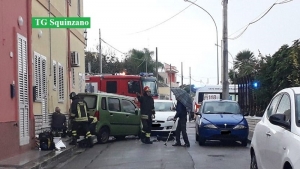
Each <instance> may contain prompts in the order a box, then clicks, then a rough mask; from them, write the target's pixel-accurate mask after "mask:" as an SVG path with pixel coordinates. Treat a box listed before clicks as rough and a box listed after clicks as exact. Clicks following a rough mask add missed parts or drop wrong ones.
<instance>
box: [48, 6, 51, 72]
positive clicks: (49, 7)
mask: <svg viewBox="0 0 300 169" xmlns="http://www.w3.org/2000/svg"><path fill="white" fill-rule="evenodd" d="M48 9H49V18H50V17H51V0H48ZM51 42H52V39H51V28H49V47H50V53H49V55H50V62H49V64H50V73H49V76H51V75H52V64H51V63H52V43H51Z"/></svg>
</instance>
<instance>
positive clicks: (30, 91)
mask: <svg viewBox="0 0 300 169" xmlns="http://www.w3.org/2000/svg"><path fill="white" fill-rule="evenodd" d="M31 3H32V1H27V50H28V52H27V54H28V63H27V64H28V96H29V120H32V121H33V125H31V126H32V130H30V129H29V131H31V132H32V133H31V134H32V136H34V134H35V122H34V113H33V83H32V79H33V78H32V64H33V63H32V49H31V37H32V29H31V17H32V15H31ZM29 124H30V122H29ZM29 127H30V125H29Z"/></svg>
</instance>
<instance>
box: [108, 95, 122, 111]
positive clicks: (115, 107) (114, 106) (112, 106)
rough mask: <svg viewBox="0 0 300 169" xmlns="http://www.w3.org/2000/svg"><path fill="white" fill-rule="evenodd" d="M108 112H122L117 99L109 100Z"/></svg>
mask: <svg viewBox="0 0 300 169" xmlns="http://www.w3.org/2000/svg"><path fill="white" fill-rule="evenodd" d="M108 110H109V111H118V112H120V111H121V108H120V100H119V99H116V98H109V99H108Z"/></svg>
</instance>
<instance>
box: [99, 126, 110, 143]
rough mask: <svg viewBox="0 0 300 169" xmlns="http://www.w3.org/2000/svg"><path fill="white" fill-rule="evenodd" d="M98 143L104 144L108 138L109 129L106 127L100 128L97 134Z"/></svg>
mask: <svg viewBox="0 0 300 169" xmlns="http://www.w3.org/2000/svg"><path fill="white" fill-rule="evenodd" d="M97 140H98V143H100V144H105V143H107V142H108V140H109V129H108V128H107V127H104V128H101V129H100V131H99V133H98V136H97Z"/></svg>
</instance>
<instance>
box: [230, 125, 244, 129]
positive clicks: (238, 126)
mask: <svg viewBox="0 0 300 169" xmlns="http://www.w3.org/2000/svg"><path fill="white" fill-rule="evenodd" d="M246 128H247V127H246V126H244V125H242V124H238V125H236V126H235V127H234V128H233V129H246Z"/></svg>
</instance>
